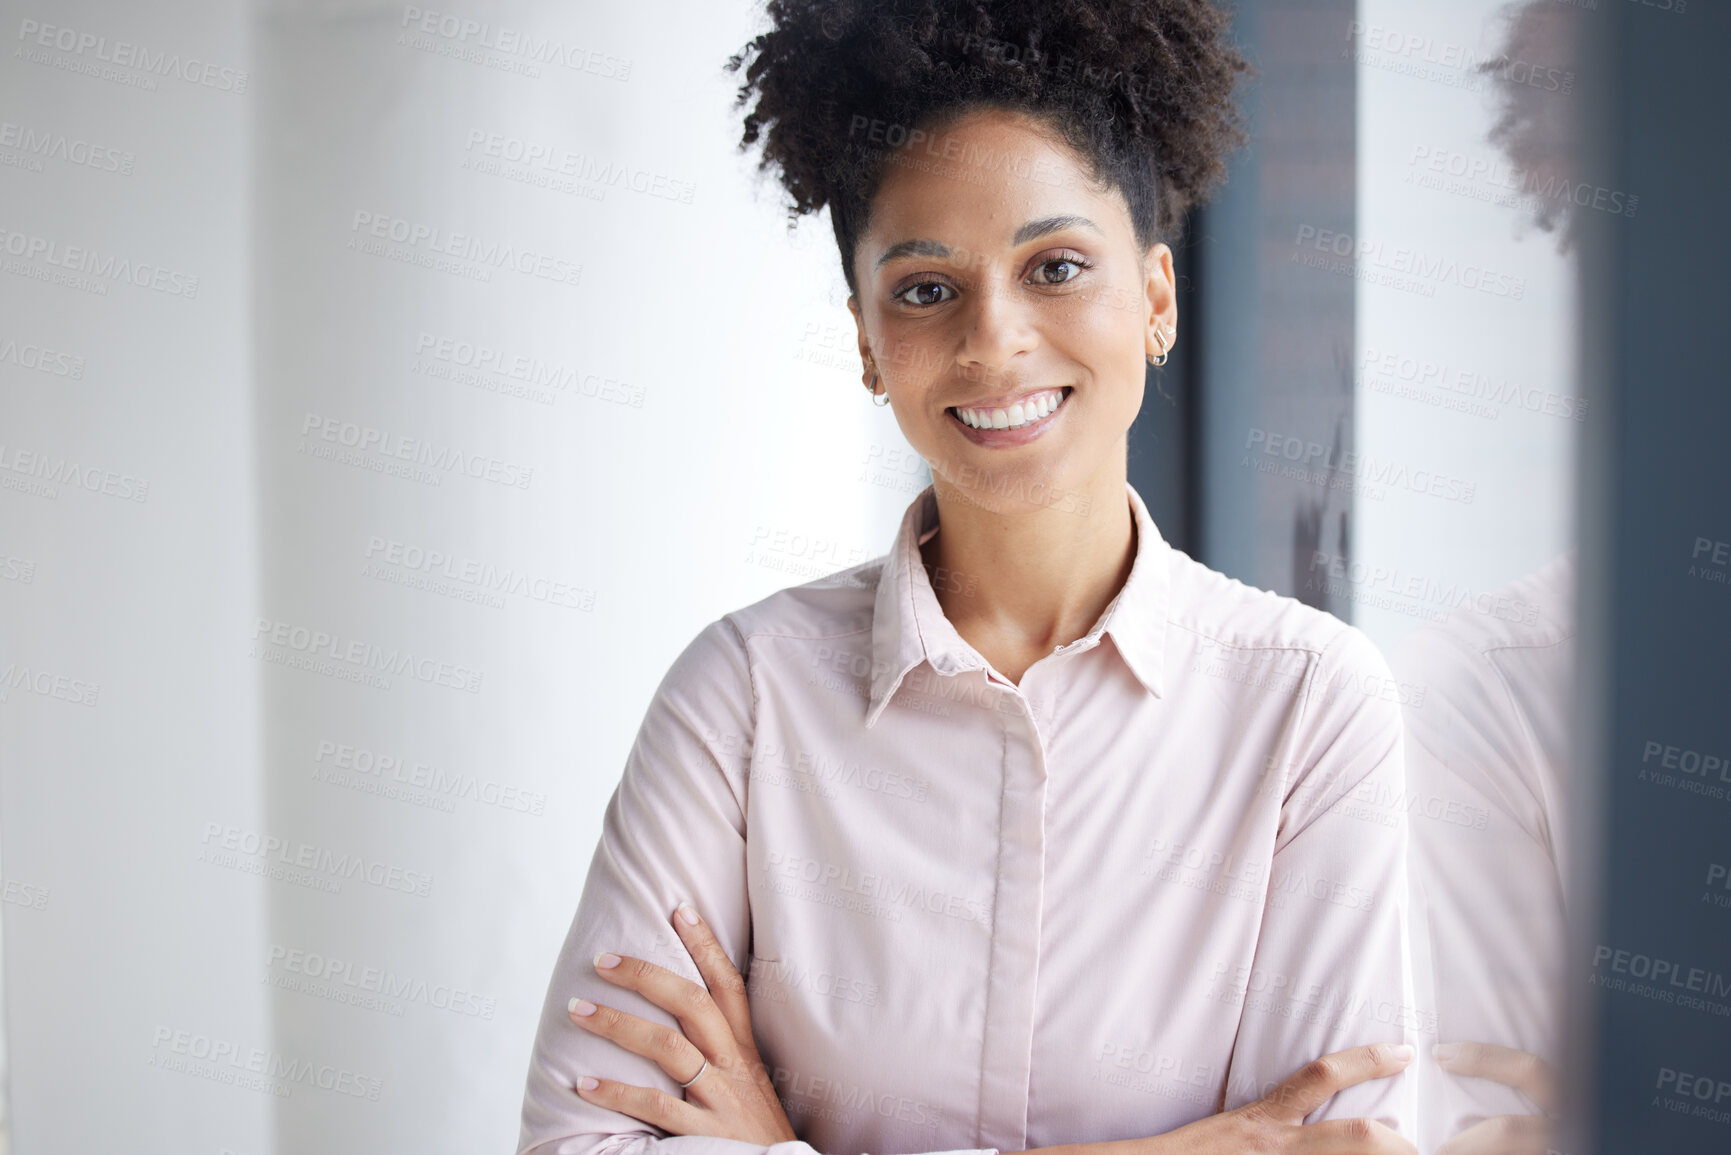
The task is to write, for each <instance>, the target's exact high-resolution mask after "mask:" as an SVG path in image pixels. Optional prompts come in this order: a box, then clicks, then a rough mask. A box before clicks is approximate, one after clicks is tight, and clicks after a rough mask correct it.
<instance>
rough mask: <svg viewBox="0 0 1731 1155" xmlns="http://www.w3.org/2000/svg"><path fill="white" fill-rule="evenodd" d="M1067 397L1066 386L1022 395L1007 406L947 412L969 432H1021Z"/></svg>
mask: <svg viewBox="0 0 1731 1155" xmlns="http://www.w3.org/2000/svg"><path fill="white" fill-rule="evenodd" d="M1069 395H1070V387H1069V386H1068V385H1065V386H1062V387H1060V388H1057V389H1039V390H1036V391H1034V392H1032V393H1027V394H1024V395H1023V396H1021V397H1018V398H1017V399H1016V400H1015V401H1013V402H1011V403H1010V404H1008V405H997V406H988V405H952V406H951V407H950V409H949V412H950V413H951V414H952V415H953V416H954V417H955V418H956V420H958V421H960V422H961V423H962V424H963V425H966V426H968V427H970V428H972V429H1023V428H1026V427H1027V426H1030V425H1033V424H1034V423H1035V422H1038V421H1040V420H1041V419H1043V418H1045V417H1048V416H1050V415H1051V414H1052V413H1053V412H1055V411H1056V410H1057V409H1058V408H1060V407H1061V406H1062V405H1063V404H1064V400H1065V398H1067V397H1069Z"/></svg>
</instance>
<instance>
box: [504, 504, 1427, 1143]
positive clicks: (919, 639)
mask: <svg viewBox="0 0 1731 1155" xmlns="http://www.w3.org/2000/svg"><path fill="white" fill-rule="evenodd" d="M1127 488H1128V487H1127ZM1128 498H1129V502H1130V506H1131V510H1132V512H1133V514H1134V517H1135V523H1136V527H1137V545H1136V558H1135V562H1134V565H1133V566H1132V569H1131V572H1130V576H1129V578H1128V580H1127V581H1126V582H1125V584H1124V587H1123V589H1122V590H1121V591H1120V592H1119V593H1118V595H1117V597H1116V598H1114V599H1113V601H1112V602H1111V604H1110V605H1108V606H1107V608H1106V610H1105V611H1104V612H1103V613H1102V614H1101V616H1100V619H1099V621H1098V622H1097V623H1095V625H1094V628H1093V629H1092V630H1090V631H1089V632H1088V634H1087V635H1086V636H1085V637H1082V638H1078V639H1077V640H1076V641H1074V642H1071V643H1070V644H1069V645H1065V646H1060V647H1058V648H1056V649H1055V650H1054V651H1053V652H1052V653H1050V654H1048V655H1046V656H1045V657H1042V658H1041V659H1040V660H1039V661H1037V662H1035V663H1034V664H1033V665H1032V666H1030V667H1029V668H1028V670H1027V672H1026V673H1025V674H1024V675H1023V676H1022V679H1021V683H1020V685H1016V684H1013V683H1011V682H1010V681H1009V680H1008V679H1006V678H1004V677H1003V676H1002V675H1000V674H999V673H998V672H997V671H995V670H993V669H992V668H991V666H990V664H989V663H988V662H987V661H986V660H985V659H984V658H983V657H982V656H981V655H980V654H979V652H978V651H976V650H975V649H974V648H973V647H972V646H970V645H969V644H968V643H967V642H966V641H964V640H963V639H962V637H961V636H960V635H959V634H958V633H957V632H956V630H955V628H954V627H953V626H952V625H951V624H950V622H949V620H948V619H947V618H946V617H945V616H944V613H943V610H942V609H941V607H940V606H939V604H938V600H937V597H936V594H935V593H934V591H933V587H932V581H931V575H928V573H927V571H926V569H925V568H924V566H923V565H922V563H921V556H920V552H919V545H920V543H922V542H924V541H925V540H927V539H928V538H930V537H931V536H932V535H933V534H934V533H936V532H938V525H937V506H936V502H935V498H934V496H933V493H932V490H931V489H930V488H928V489H926V490H925V491H924V492H922V493H921V494H920V496H919V497H917V498H916V499H915V500H914V501H913V503H912V504H911V505H910V506H909V508H908V511H907V514H906V515H905V516H904V518H903V521H902V525H901V529H900V531H899V533H898V534H897V536H896V539H895V543H894V545H893V547H892V549H891V550H890V552H889V554H888V555H887V556H885V557H882V558H878V559H876V560H873V561H869V562H865V563H863V564H861V565H858V566H855V567H853V568H852V569H849V570H845V571H843V572H841V573H837V574H834V575H831V576H830V577H827V578H823V579H820V580H818V581H813V582H808V583H806V584H805V585H802V586H797V587H794V588H791V589H785V590H782V591H780V592H778V593H775V594H773V595H771V596H770V597H767V598H765V599H764V600H762V601H760V602H758V603H756V604H755V605H752V606H748V607H746V608H745V609H741V610H737V611H734V612H733V613H729V614H726V615H725V616H723V617H722V618H721V619H720V620H718V621H716V622H714V623H713V624H711V625H710V626H708V627H707V628H705V629H704V630H703V631H702V632H701V633H700V634H699V635H698V636H697V638H696V639H695V640H694V641H693V642H692V643H691V644H690V646H688V647H687V648H686V650H685V651H684V652H683V653H682V654H681V655H680V656H679V658H678V659H677V660H676V661H675V662H674V664H673V666H672V668H671V669H670V670H669V671H668V673H667V676H666V678H665V679H664V680H663V681H662V683H661V686H660V688H659V689H658V690H657V691H656V694H655V697H654V699H653V700H652V701H651V702H650V705H649V709H648V713H647V715H646V717H645V718H644V721H643V725H642V728H641V730H640V731H639V732H638V735H637V740H636V744H635V745H634V746H633V748H632V750H631V753H630V756H629V757H628V759H627V760H626V764H625V772H624V777H623V779H622V780H621V782H620V784H619V786H618V788H617V789H616V790H615V792H614V794H613V796H612V799H611V801H610V802H609V804H608V808H607V811H606V815H605V819H604V823H603V828H602V835H601V841H600V845H599V846H598V847H597V848H596V851H595V856H594V859H593V861H592V863H591V865H590V868H589V876H588V881H587V882H586V883H585V885H584V889H583V896H582V899H581V901H580V902H579V904H578V907H577V913H576V917H575V919H574V920H573V922H572V925H571V930H570V933H569V935H568V936H567V938H566V940H565V945H564V948H563V949H562V950H561V952H560V954H559V959H558V962H557V964H556V966H555V968H554V971H553V977H552V982H551V984H550V986H549V989H548V993H547V1001H546V1005H545V1008H544V1009H543V1011H542V1016H541V1023H540V1029H539V1033H538V1034H537V1036H536V1039H535V1047H534V1053H533V1057H532V1060H531V1063H530V1068H529V1078H528V1086H527V1090H526V1093H525V1097H524V1104H523V1118H522V1134H521V1140H520V1143H519V1151H520V1152H523V1153H527V1152H535V1153H537V1155H551V1153H553V1152H559V1153H561V1155H575V1153H592V1152H608V1153H622V1152H631V1153H633V1155H647V1153H648V1152H649V1151H650V1149H651V1147H655V1146H660V1147H661V1148H664V1150H663V1151H660V1152H658V1153H657V1155H673V1153H675V1152H680V1153H685V1155H757V1153H758V1152H762V1151H765V1150H768V1149H767V1148H764V1147H761V1146H757V1145H754V1144H749V1143H743V1142H740V1141H737V1140H729V1139H709V1138H702V1137H695V1136H693V1137H662V1136H661V1135H660V1133H659V1132H658V1131H657V1130H655V1129H653V1128H650V1127H648V1126H647V1125H646V1124H644V1123H642V1122H640V1121H638V1120H636V1119H633V1118H630V1117H628V1116H626V1115H622V1114H618V1113H616V1112H612V1111H608V1110H604V1109H602V1108H599V1107H596V1106H592V1105H590V1104H588V1103H585V1102H584V1101H583V1100H582V1099H580V1098H578V1096H577V1094H576V1092H575V1091H574V1090H573V1089H572V1088H573V1085H574V1084H575V1082H576V1080H577V1078H578V1077H579V1076H581V1075H584V1074H597V1075H602V1076H605V1077H608V1078H613V1079H619V1080H623V1081H625V1082H628V1083H635V1084H638V1085H642V1086H658V1087H661V1088H663V1089H665V1090H667V1091H669V1092H671V1093H672V1094H675V1095H678V1094H681V1092H680V1089H679V1087H678V1084H677V1083H676V1082H675V1081H674V1080H673V1079H671V1078H669V1077H668V1076H667V1075H666V1074H665V1073H664V1072H662V1071H661V1070H660V1068H658V1067H656V1066H655V1065H654V1064H653V1063H652V1062H650V1061H649V1060H647V1059H644V1058H641V1057H639V1056H637V1055H634V1054H632V1053H630V1052H628V1051H626V1050H624V1049H623V1048H621V1047H619V1046H617V1045H616V1044H614V1043H612V1042H609V1041H607V1040H604V1039H601V1038H599V1037H597V1036H594V1035H591V1034H589V1033H588V1032H587V1031H585V1030H583V1029H582V1028H581V1027H578V1026H576V1025H574V1024H573V1023H572V1022H571V1021H570V1019H569V1017H568V1015H567V1011H566V1004H567V1002H568V1001H569V999H570V998H571V997H572V996H573V995H582V996H584V997H587V998H590V999H593V1000H595V1001H597V1002H601V1003H605V1004H608V1005H610V1006H614V1007H618V1008H620V1009H622V1010H625V1011H628V1012H630V1013H633V1014H636V1015H640V1016H643V1017H646V1018H649V1019H652V1020H654V1021H657V1022H662V1023H667V1024H669V1025H676V1023H675V1020H674V1019H673V1017H672V1016H671V1015H670V1014H668V1013H667V1012H665V1011H662V1010H661V1009H660V1008H658V1007H656V1006H655V1005H654V1004H652V1003H650V1002H649V1001H648V1000H646V999H644V998H642V997H641V996H639V995H637V994H636V993H635V992H631V991H628V990H625V989H623V988H620V987H616V986H614V985H612V984H611V983H608V982H606V981H605V980H604V979H602V978H600V977H599V976H597V975H596V974H595V972H594V969H593V964H592V962H591V960H592V959H593V957H594V956H595V954H596V953H597V952H598V951H602V950H613V951H618V952H621V953H624V954H634V955H637V956H639V957H643V958H648V959H650V960H652V961H655V962H657V963H659V964H660V965H662V966H665V967H668V968H669V969H671V970H673V971H676V972H678V973H680V974H682V975H685V976H686V977H688V978H691V979H693V980H697V981H701V980H700V979H699V976H698V972H697V969H696V967H695V965H694V964H693V963H692V962H691V961H690V959H689V957H688V956H687V954H686V953H685V949H684V947H683V945H682V944H681V943H680V941H679V939H678V937H677V935H676V934H675V932H674V930H673V928H672V926H671V924H670V922H669V918H670V916H671V913H672V911H673V908H674V907H675V906H676V905H677V904H678V903H679V902H680V901H681V900H690V901H691V902H692V903H693V904H694V905H695V906H696V907H697V909H698V911H699V912H700V913H701V914H702V915H703V916H704V918H705V919H707V920H708V921H709V923H710V925H711V927H712V928H713V929H714V931H715V934H716V936H717V938H718V939H719V940H720V943H721V945H722V947H723V949H725V950H726V951H727V953H728V955H729V957H730V958H732V959H733V961H734V963H735V965H737V966H738V967H739V968H740V970H741V971H742V972H746V973H747V981H748V988H747V989H748V992H749V996H750V1001H751V1012H752V1024H753V1028H754V1033H755V1036H756V1038H757V1041H758V1045H759V1049H760V1051H761V1053H762V1056H763V1058H764V1061H765V1063H766V1064H768V1066H769V1068H770V1070H771V1072H772V1074H773V1077H774V1082H775V1086H776V1089H777V1091H778V1093H779V1095H780V1097H781V1100H782V1102H783V1104H784V1106H785V1108H786V1110H787V1114H788V1118H789V1121H790V1122H791V1123H792V1124H793V1126H794V1129H795V1130H796V1131H797V1132H798V1133H799V1135H800V1136H801V1141H800V1142H789V1143H782V1144H777V1145H775V1146H776V1150H775V1153H774V1155H812V1152H813V1150H814V1149H815V1150H816V1151H819V1152H826V1153H829V1155H856V1153H859V1152H871V1153H874V1155H887V1153H892V1152H933V1151H973V1152H982V1153H987V1155H989V1153H991V1152H996V1151H1004V1152H1012V1151H1021V1150H1023V1149H1026V1148H1030V1147H1039V1146H1047V1145H1052V1144H1059V1143H1082V1142H1090V1141H1095V1140H1105V1139H1122V1138H1133V1137H1140V1136H1147V1135H1155V1134H1160V1133H1163V1132H1166V1131H1169V1130H1171V1129H1173V1128H1175V1127H1179V1126H1181V1125H1183V1124H1185V1123H1189V1122H1192V1121H1194V1120H1196V1119H1199V1118H1202V1117H1204V1116H1207V1115H1210V1114H1213V1113H1216V1112H1218V1111H1220V1110H1222V1109H1230V1108H1233V1107H1236V1106H1239V1105H1241V1104H1243V1103H1246V1102H1249V1101H1251V1100H1253V1099H1256V1098H1259V1097H1261V1096H1262V1095H1263V1094H1265V1093H1266V1092H1267V1091H1269V1090H1271V1089H1272V1088H1273V1087H1274V1086H1275V1085H1276V1084H1277V1083H1278V1082H1280V1081H1281V1080H1283V1079H1284V1078H1286V1077H1287V1076H1288V1075H1290V1074H1292V1073H1293V1072H1294V1071H1296V1070H1297V1069H1298V1068H1300V1067H1301V1066H1303V1065H1304V1064H1305V1063H1307V1062H1309V1061H1310V1060H1312V1059H1315V1058H1317V1057H1318V1056H1320V1055H1322V1054H1325V1053H1327V1052H1330V1051H1335V1050H1340V1049H1343V1048H1346V1047H1349V1046H1354V1045H1357V1044H1361V1043H1371V1042H1400V1041H1409V1042H1415V1043H1418V1042H1426V1041H1428V1040H1425V1039H1422V1038H1421V1037H1420V1029H1419V1028H1420V1027H1421V1024H1420V1023H1419V1022H1418V1020H1417V1015H1416V1013H1415V1012H1414V1011H1413V1010H1412V1007H1411V994H1410V990H1411V981H1410V978H1409V977H1408V973H1407V972H1408V966H1407V962H1408V960H1407V957H1406V954H1405V951H1406V946H1405V942H1406V939H1405V935H1404V933H1403V932H1404V926H1403V923H1404V918H1405V897H1404V893H1405V872H1404V853H1405V843H1406V824H1405V808H1404V805H1403V803H1402V797H1403V790H1402V781H1401V778H1402V766H1401V719H1400V698H1401V696H1402V695H1403V694H1404V693H1405V692H1406V690H1405V688H1404V687H1402V686H1400V685H1398V684H1397V683H1396V682H1395V681H1394V680H1393V679H1392V678H1391V677H1390V675H1389V672H1388V668H1387V666H1386V664H1385V663H1384V661H1383V659H1382V657H1381V655H1380V654H1379V653H1378V652H1377V651H1376V649H1375V648H1374V647H1373V646H1372V645H1371V644H1370V642H1369V641H1368V640H1367V639H1366V638H1365V637H1364V635H1363V634H1361V633H1360V632H1359V631H1357V630H1355V629H1353V628H1352V627H1350V626H1348V625H1346V624H1344V623H1343V622H1341V621H1339V620H1338V619H1336V618H1334V617H1332V616H1330V615H1328V614H1325V613H1322V612H1320V611H1318V610H1315V609H1312V608H1310V607H1308V606H1305V605H1303V604H1301V603H1299V602H1297V601H1295V600H1293V599H1291V598H1286V597H1281V596H1278V595H1275V594H1272V593H1268V592H1265V591H1262V590H1258V589H1254V588H1252V587H1249V586H1246V585H1243V584H1241V583H1240V582H1238V581H1236V580H1233V579H1230V578H1227V577H1225V576H1224V575H1222V574H1219V573H1217V572H1215V571H1213V570H1211V569H1208V568H1207V567H1205V566H1203V565H1202V564H1200V563H1199V562H1196V561H1194V560H1193V559H1191V558H1190V557H1188V556H1187V555H1185V554H1184V553H1182V552H1180V551H1179V550H1176V549H1173V548H1172V547H1170V546H1169V545H1168V544H1167V543H1166V542H1165V541H1164V540H1163V539H1162V538H1161V537H1160V534H1159V532H1158V530H1157V529H1156V528H1155V526H1154V523H1153V521H1152V519H1150V517H1149V516H1148V511H1147V509H1146V507H1145V506H1144V505H1143V503H1142V500H1141V498H1140V496H1139V495H1137V493H1136V492H1135V490H1134V489H1133V488H1128ZM936 576H937V578H938V580H939V581H940V582H949V583H958V585H960V584H963V583H966V582H967V581H968V580H969V579H968V576H967V575H965V574H956V573H944V572H941V571H940V572H938V573H937V575H936ZM1408 1078H1409V1076H1406V1075H1402V1076H1398V1077H1396V1078H1393V1079H1385V1080H1378V1081H1374V1082H1371V1083H1367V1084H1361V1085H1359V1086H1357V1087H1354V1088H1350V1089H1348V1090H1347V1091H1345V1092H1343V1093H1341V1094H1340V1095H1337V1096H1336V1097H1335V1098H1334V1099H1333V1100H1332V1101H1331V1102H1330V1103H1329V1104H1328V1105H1327V1106H1325V1107H1324V1108H1322V1109H1321V1110H1320V1111H1318V1112H1317V1113H1316V1114H1315V1115H1314V1116H1313V1117H1312V1121H1314V1120H1317V1119H1323V1118H1337V1117H1349V1116H1359V1115H1363V1116H1370V1117H1373V1118H1376V1119H1379V1120H1381V1121H1382V1122H1384V1123H1386V1124H1388V1125H1389V1126H1392V1127H1395V1128H1396V1129H1398V1130H1400V1131H1401V1132H1402V1134H1404V1135H1406V1136H1407V1137H1408V1138H1409V1139H1410V1138H1411V1137H1412V1136H1413V1133H1414V1126H1413V1119H1412V1113H1413V1107H1412V1103H1411V1096H1410V1094H1409V1093H1408V1091H1409V1088H1408V1086H1407V1083H1408Z"/></svg>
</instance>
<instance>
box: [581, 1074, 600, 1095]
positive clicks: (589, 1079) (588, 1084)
mask: <svg viewBox="0 0 1731 1155" xmlns="http://www.w3.org/2000/svg"><path fill="white" fill-rule="evenodd" d="M600 1085H601V1080H600V1079H597V1078H596V1077H595V1076H594V1075H584V1076H583V1077H582V1078H581V1079H578V1080H577V1089H578V1090H579V1091H593V1090H594V1089H595V1088H597V1087H599V1086H600Z"/></svg>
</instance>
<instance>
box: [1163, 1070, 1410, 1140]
mask: <svg viewBox="0 0 1731 1155" xmlns="http://www.w3.org/2000/svg"><path fill="white" fill-rule="evenodd" d="M1412 1056H1413V1052H1412V1048H1411V1047H1410V1046H1407V1045H1405V1044H1395V1043H1372V1044H1370V1045H1368V1046H1363V1047H1353V1048H1352V1049H1351V1050H1346V1051H1336V1052H1335V1053H1334V1054H1332V1055H1324V1056H1323V1057H1322V1058H1320V1059H1318V1060H1316V1061H1315V1062H1313V1063H1310V1064H1308V1065H1306V1066H1305V1067H1304V1068H1303V1069H1302V1070H1300V1071H1298V1072H1297V1073H1296V1074H1294V1075H1293V1076H1292V1077H1291V1078H1290V1079H1287V1080H1286V1081H1285V1082H1284V1083H1282V1084H1280V1086H1278V1087H1276V1088H1274V1090H1272V1091H1270V1092H1269V1093H1268V1094H1267V1095H1265V1096H1264V1097H1263V1098H1261V1099H1258V1100H1257V1101H1256V1102H1254V1103H1247V1104H1245V1105H1244V1106H1242V1107H1240V1108H1238V1109H1237V1110H1235V1111H1226V1112H1223V1113H1221V1114H1219V1115H1213V1116H1210V1117H1209V1118H1207V1119H1199V1120H1197V1121H1196V1122H1194V1123H1191V1124H1189V1125H1188V1126H1185V1127H1180V1128H1178V1129H1177V1130H1176V1131H1168V1132H1167V1133H1166V1134H1164V1135H1158V1136H1155V1137H1154V1138H1152V1139H1149V1140H1147V1141H1146V1145H1142V1144H1138V1146H1142V1155H1246V1153H1250V1152H1255V1153H1258V1155H1263V1153H1266V1155H1287V1153H1291V1155H1417V1151H1418V1149H1417V1148H1416V1147H1414V1146H1413V1145H1412V1144H1411V1143H1409V1142H1407V1141H1406V1140H1405V1139H1403V1138H1401V1137H1400V1135H1399V1134H1398V1133H1396V1132H1394V1131H1391V1130H1389V1129H1388V1128H1387V1127H1385V1126H1383V1125H1382V1124H1381V1123H1378V1122H1376V1121H1375V1120H1374V1119H1329V1120H1327V1121H1325V1122H1321V1123H1312V1124H1310V1125H1309V1126H1305V1125H1304V1117H1305V1116H1306V1115H1309V1114H1310V1113H1311V1112H1312V1111H1314V1110H1316V1109H1317V1108H1318V1107H1320V1106H1322V1105H1323V1104H1324V1103H1326V1102H1328V1100H1329V1099H1331V1098H1332V1097H1333V1096H1334V1095H1335V1094H1336V1093H1337V1092H1339V1091H1343V1090H1345V1089H1346V1088H1347V1087H1351V1086H1353V1085H1354V1084H1356V1083H1362V1082H1364V1081H1365V1080H1367V1079H1386V1078H1388V1077H1389V1076H1390V1075H1398V1074H1400V1073H1401V1072H1402V1071H1404V1070H1406V1068H1407V1065H1408V1064H1410V1063H1411V1062H1412Z"/></svg>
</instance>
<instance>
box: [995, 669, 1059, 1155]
mask: <svg viewBox="0 0 1731 1155" xmlns="http://www.w3.org/2000/svg"><path fill="white" fill-rule="evenodd" d="M1024 680H1025V679H1024ZM1006 692H1007V693H1010V694H1014V695H1015V697H1016V700H1017V701H1018V703H1019V704H1020V708H1019V709H1017V710H1016V711H1015V712H1014V713H1005V714H1003V716H1002V725H1003V733H1004V759H1003V794H1002V796H1001V800H1000V811H999V835H998V885H997V893H996V896H995V901H994V903H993V911H992V954H991V967H990V970H989V972H988V978H987V995H986V1029H985V1032H984V1047H983V1050H982V1054H981V1072H980V1076H981V1077H980V1135H979V1140H978V1145H979V1146H982V1147H996V1148H998V1149H999V1150H1001V1151H1021V1150H1024V1149H1025V1148H1026V1147H1027V1135H1028V1082H1029V1076H1030V1073H1031V1071H1032V1066H1033V1043H1034V998H1035V993H1036V990H1037V980H1038V977H1039V959H1040V926H1041V912H1042V903H1043V900H1044V890H1045V855H1046V813H1045V812H1046V766H1045V752H1044V750H1043V749H1042V747H1041V742H1040V736H1039V730H1038V727H1037V725H1036V724H1035V722H1034V717H1033V713H1032V710H1031V706H1030V703H1029V702H1028V701H1027V700H1026V698H1025V697H1023V696H1022V695H1021V694H1020V693H1019V692H1018V691H1017V690H1015V689H1010V690H1008V691H1006Z"/></svg>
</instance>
